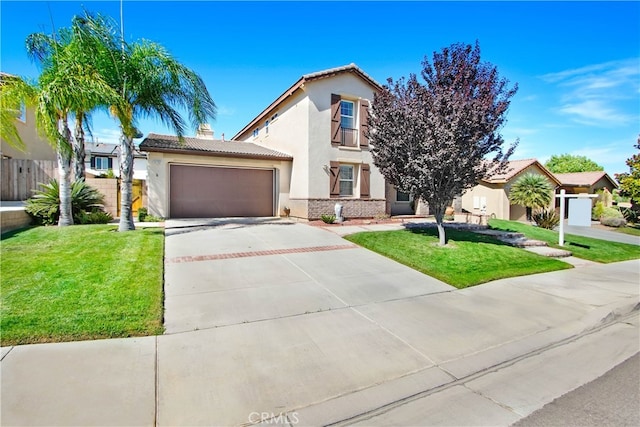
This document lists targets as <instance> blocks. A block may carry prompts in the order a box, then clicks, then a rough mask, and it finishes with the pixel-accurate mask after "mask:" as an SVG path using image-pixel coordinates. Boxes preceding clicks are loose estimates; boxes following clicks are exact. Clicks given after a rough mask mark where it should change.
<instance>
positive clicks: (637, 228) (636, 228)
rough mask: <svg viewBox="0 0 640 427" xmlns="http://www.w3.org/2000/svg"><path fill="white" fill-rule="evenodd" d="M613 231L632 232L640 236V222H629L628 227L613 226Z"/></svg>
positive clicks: (631, 233) (633, 234)
mask: <svg viewBox="0 0 640 427" xmlns="http://www.w3.org/2000/svg"><path fill="white" fill-rule="evenodd" d="M611 231H615V232H617V233H623V234H630V235H632V236H640V224H629V225H627V226H626V227H618V228H616V227H611Z"/></svg>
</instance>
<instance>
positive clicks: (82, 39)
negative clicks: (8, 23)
mask: <svg viewBox="0 0 640 427" xmlns="http://www.w3.org/2000/svg"><path fill="white" fill-rule="evenodd" d="M83 24H84V19H83V18H82V17H77V16H76V17H74V18H73V19H72V25H71V28H63V29H61V30H60V31H59V32H58V33H57V34H52V35H48V34H44V33H33V34H31V35H29V36H28V37H27V42H26V46H27V53H28V55H29V56H30V57H31V59H32V60H34V61H36V62H37V63H39V64H40V65H41V66H42V67H43V68H44V69H51V68H55V67H56V66H57V65H59V64H60V63H63V62H68V63H69V64H75V65H76V66H78V67H84V68H86V69H88V70H89V71H93V72H95V71H96V67H95V57H96V54H95V51H96V50H97V49H98V46H100V45H101V43H102V40H101V39H99V38H96V37H94V35H93V34H91V33H90V32H87V31H85V29H84V25H83ZM94 77H97V81H96V86H100V85H102V87H101V88H90V91H93V92H95V89H98V91H99V92H101V93H102V95H104V96H102V97H100V96H99V97H97V98H96V97H95V96H90V97H86V96H84V95H83V91H78V92H77V95H78V96H74V97H73V98H74V99H73V103H72V104H73V105H71V106H70V110H69V115H71V116H73V118H74V119H75V126H74V132H73V138H70V141H69V142H70V145H71V148H72V153H71V154H72V159H71V160H72V164H73V169H74V178H75V180H81V179H84V175H85V167H84V160H85V151H84V142H85V138H84V136H85V130H84V129H85V128H87V129H88V130H89V132H90V131H91V130H90V128H89V126H88V123H89V118H90V114H91V112H92V111H93V110H95V109H96V108H99V107H106V106H108V105H110V104H111V103H113V102H114V99H117V94H116V93H115V92H113V90H112V89H110V88H109V87H107V86H105V85H104V82H103V81H102V80H101V78H100V77H99V76H98V75H97V74H95V73H94ZM78 83H79V81H78V82H76V84H78ZM88 83H89V84H91V82H90V81H89V82H88ZM94 94H95V93H94ZM101 98H105V99H101Z"/></svg>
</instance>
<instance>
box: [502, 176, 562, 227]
mask: <svg viewBox="0 0 640 427" xmlns="http://www.w3.org/2000/svg"><path fill="white" fill-rule="evenodd" d="M552 197H553V187H552V186H551V183H550V182H549V180H548V179H547V178H545V177H544V176H542V175H539V174H535V173H527V174H525V175H523V176H521V177H520V178H518V180H517V181H516V182H514V183H513V185H512V186H511V190H510V192H509V201H510V202H511V204H512V205H522V206H525V207H526V208H527V220H531V213H532V210H533V209H536V208H543V207H545V206H549V204H550V203H551V199H552Z"/></svg>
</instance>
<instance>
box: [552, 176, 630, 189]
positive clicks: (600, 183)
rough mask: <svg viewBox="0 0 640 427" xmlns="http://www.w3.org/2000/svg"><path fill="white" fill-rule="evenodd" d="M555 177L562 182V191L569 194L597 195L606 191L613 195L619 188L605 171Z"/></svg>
mask: <svg viewBox="0 0 640 427" xmlns="http://www.w3.org/2000/svg"><path fill="white" fill-rule="evenodd" d="M554 175H555V177H556V178H558V181H560V185H561V187H560V189H564V190H566V192H567V193H569V194H578V193H589V194H595V193H596V191H599V190H604V189H606V190H607V191H609V192H610V193H613V190H615V189H616V188H618V184H617V183H616V182H615V181H614V180H613V179H611V177H610V176H609V174H607V173H606V172H604V171H595V172H575V173H556V174H554ZM560 189H559V190H560Z"/></svg>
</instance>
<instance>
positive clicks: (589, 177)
mask: <svg viewBox="0 0 640 427" xmlns="http://www.w3.org/2000/svg"><path fill="white" fill-rule="evenodd" d="M554 175H555V177H556V178H558V180H559V181H560V187H559V188H558V189H557V191H556V192H557V193H560V190H565V191H566V192H567V194H596V193H597V192H598V191H602V190H606V191H608V192H609V193H613V190H615V189H616V188H618V184H617V183H616V182H615V181H614V180H613V179H611V177H610V176H609V174H607V173H606V172H604V171H594V172H574V173H556V174H554ZM597 201H598V199H596V198H594V199H592V203H593V204H594V205H595V203H596V202H597ZM610 204H611V197H609V205H610ZM558 206H560V201H559V200H557V201H556V207H558ZM570 206H571V201H569V203H568V204H567V205H566V208H565V217H567V218H568V217H569V208H570Z"/></svg>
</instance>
